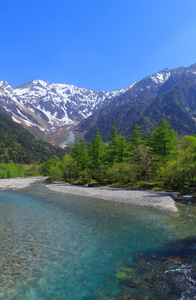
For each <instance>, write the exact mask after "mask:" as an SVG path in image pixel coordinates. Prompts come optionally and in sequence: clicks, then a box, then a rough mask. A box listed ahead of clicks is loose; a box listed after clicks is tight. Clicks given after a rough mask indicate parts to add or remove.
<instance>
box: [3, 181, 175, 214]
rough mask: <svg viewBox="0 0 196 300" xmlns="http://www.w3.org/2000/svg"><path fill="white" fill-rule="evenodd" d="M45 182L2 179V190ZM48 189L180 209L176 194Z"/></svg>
mask: <svg viewBox="0 0 196 300" xmlns="http://www.w3.org/2000/svg"><path fill="white" fill-rule="evenodd" d="M43 180H45V178H44V177H41V176H38V177H26V178H9V179H0V189H5V188H11V189H23V188H26V187H28V186H29V185H31V184H32V183H35V182H37V181H43ZM45 186H46V187H47V188H48V189H50V190H52V191H55V192H60V193H64V194H71V195H76V196H83V197H90V198H97V199H102V200H107V201H115V202H121V203H128V204H132V205H137V206H143V207H150V208H154V209H158V210H162V211H166V212H172V213H176V212H178V208H177V206H176V203H175V201H174V200H173V198H174V194H172V193H167V192H157V191H148V190H145V191H143V190H126V189H118V188H108V187H98V188H96V187H93V188H91V187H83V186H75V185H70V184H68V183H53V184H46V185H45Z"/></svg>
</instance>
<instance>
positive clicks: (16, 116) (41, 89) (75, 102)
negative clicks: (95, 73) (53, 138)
mask: <svg viewBox="0 0 196 300" xmlns="http://www.w3.org/2000/svg"><path fill="white" fill-rule="evenodd" d="M126 90H127V89H121V90H116V91H113V92H94V91H92V90H88V89H85V88H78V87H76V86H73V85H66V84H54V83H52V84H49V83H48V82H45V81H43V80H34V81H32V82H28V83H25V84H23V85H21V86H19V87H16V88H12V87H11V86H10V84H9V83H8V82H5V81H0V111H1V112H3V113H4V114H7V115H9V116H10V117H11V118H12V119H13V120H14V121H15V122H17V123H20V124H21V125H22V126H23V127H25V128H27V129H28V130H30V131H31V132H33V133H37V135H39V136H42V137H44V135H49V136H50V135H52V134H53V133H55V134H61V133H62V131H65V130H66V129H67V128H69V127H70V126H73V125H76V124H78V123H79V122H80V121H81V120H83V119H84V118H87V117H88V116H90V115H91V114H92V113H94V112H95V111H97V110H98V109H100V108H101V107H103V106H105V105H106V104H108V103H110V101H111V100H112V99H113V98H114V97H115V96H117V95H121V94H122V93H124V92H125V91H126ZM41 132H42V133H41Z"/></svg>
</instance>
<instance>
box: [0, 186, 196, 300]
mask: <svg viewBox="0 0 196 300" xmlns="http://www.w3.org/2000/svg"><path fill="white" fill-rule="evenodd" d="M195 221H196V206H194V205H192V206H191V205H188V206H187V205H181V211H180V213H178V214H168V213H163V212H158V211H155V210H151V209H144V208H141V207H134V206H131V205H126V204H120V203H112V202H109V201H108V202H107V201H102V200H97V199H90V198H85V197H78V196H71V195H65V194H60V193H54V192H51V191H49V190H48V189H46V188H45V187H44V185H43V184H40V183H39V184H35V185H32V186H31V187H30V188H27V189H25V190H23V191H20V190H4V191H3V190H2V191H0V235H1V240H0V243H1V248H0V254H1V265H0V267H1V280H0V299H4V300H5V299H30V300H32V299H47V300H48V299H68V300H72V299H146V300H147V299H195V298H194V295H195V294H196V282H195V280H196V278H195V277H196V274H195V267H196V255H195V252H196V239H195V237H196V229H195ZM127 295H129V296H127ZM130 295H131V296H130ZM123 297H124V298H123ZM127 297H129V298H127ZM145 297H146V298H145Z"/></svg>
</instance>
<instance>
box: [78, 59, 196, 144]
mask: <svg viewBox="0 0 196 300" xmlns="http://www.w3.org/2000/svg"><path fill="white" fill-rule="evenodd" d="M195 89H196V65H192V66H190V67H189V68H178V69H174V70H171V71H169V70H167V69H166V70H164V71H161V72H159V73H157V74H155V75H152V76H150V77H147V78H145V79H143V80H141V81H139V82H137V83H136V84H135V86H134V88H132V89H130V90H127V91H126V92H125V93H124V94H122V95H120V96H118V97H116V98H115V99H114V100H113V101H112V102H111V103H110V104H108V105H107V106H106V107H104V108H102V109H100V110H99V111H98V112H96V113H95V114H93V115H92V116H90V117H88V118H87V119H86V120H83V121H82V122H81V123H80V124H79V125H78V126H77V130H78V132H80V134H81V133H82V134H83V135H84V137H85V138H86V139H87V140H90V139H91V137H92V134H93V133H94V132H95V129H96V128H99V130H100V132H101V134H102V136H103V138H104V140H107V139H108V138H109V136H110V129H111V126H116V127H117V128H118V131H119V133H120V134H123V135H126V136H129V135H130V132H131V130H132V129H133V127H134V125H135V123H137V124H138V125H140V126H141V128H142V129H143V130H144V132H147V130H148V129H149V130H152V129H154V128H155V126H156V124H157V122H159V121H160V120H161V119H162V118H165V119H166V120H168V121H169V122H170V123H171V124H172V127H173V129H175V130H176V131H178V132H179V133H180V134H181V135H183V134H191V133H196V123H195V117H196V94H195ZM134 90H135V93H134ZM136 91H137V92H136Z"/></svg>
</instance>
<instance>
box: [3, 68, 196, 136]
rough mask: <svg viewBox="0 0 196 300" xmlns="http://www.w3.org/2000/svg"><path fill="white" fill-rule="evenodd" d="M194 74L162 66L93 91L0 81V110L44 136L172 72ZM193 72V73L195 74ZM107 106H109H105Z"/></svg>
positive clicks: (154, 86)
mask: <svg viewBox="0 0 196 300" xmlns="http://www.w3.org/2000/svg"><path fill="white" fill-rule="evenodd" d="M185 71H187V72H192V74H195V73H196V67H195V65H193V66H191V67H189V68H178V69H174V70H171V71H169V70H168V69H165V70H163V71H160V72H158V73H156V74H153V75H152V76H149V77H146V78H144V79H143V80H140V81H136V82H135V83H133V84H132V85H130V86H129V87H127V88H124V89H119V90H115V91H113V92H105V91H100V92H96V91H93V90H89V89H86V88H78V87H76V86H73V85H66V84H55V83H52V84H49V83H48V82H45V81H43V80H34V81H32V82H27V83H25V84H23V85H20V86H18V87H16V88H12V87H11V85H10V84H9V83H8V82H5V81H0V111H1V112H3V113H5V114H7V115H9V116H10V117H12V119H13V120H14V121H15V122H17V123H20V124H21V125H23V126H24V127H25V128H27V129H29V130H30V131H32V128H37V129H38V130H39V131H42V132H43V133H44V134H46V135H50V134H53V133H55V132H58V134H59V130H62V128H64V129H66V128H70V127H73V126H74V125H77V124H78V123H79V122H80V121H82V120H84V119H86V118H88V117H89V116H91V115H92V114H94V113H95V112H97V111H99V110H100V109H102V108H104V107H105V106H106V105H107V107H110V108H111V107H113V106H114V107H118V106H119V105H122V104H123V103H126V101H127V99H129V101H132V100H131V99H136V98H137V97H139V96H140V95H141V94H144V93H148V94H149V93H150V94H151V97H152V98H153V97H154V96H156V91H157V90H158V89H160V88H161V86H163V85H164V84H165V83H166V82H167V81H168V79H169V78H171V77H172V76H173V75H174V74H175V78H176V77H177V76H178V74H181V73H182V72H185ZM194 72H195V73H194ZM108 105H109V106H108Z"/></svg>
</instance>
